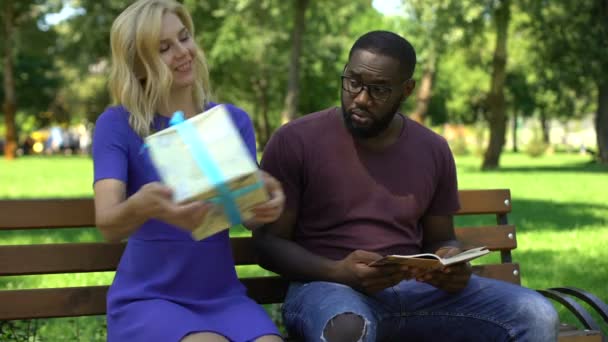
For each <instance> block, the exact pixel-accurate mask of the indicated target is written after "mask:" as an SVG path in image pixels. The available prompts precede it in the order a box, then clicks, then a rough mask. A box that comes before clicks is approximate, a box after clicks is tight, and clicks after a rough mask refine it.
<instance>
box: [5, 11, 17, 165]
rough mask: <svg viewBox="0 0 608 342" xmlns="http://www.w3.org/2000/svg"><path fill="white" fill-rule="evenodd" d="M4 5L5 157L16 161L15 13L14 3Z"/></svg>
mask: <svg viewBox="0 0 608 342" xmlns="http://www.w3.org/2000/svg"><path fill="white" fill-rule="evenodd" d="M5 1H6V2H5V3H4V5H5V6H4V61H3V62H4V104H3V106H2V107H3V109H4V123H5V125H6V136H5V142H4V157H5V158H6V159H14V158H15V152H16V151H17V129H16V127H15V112H16V111H17V101H16V96H15V78H14V76H13V73H14V70H13V49H12V46H13V44H12V42H13V28H14V26H13V25H14V23H13V22H14V11H13V2H12V1H11V0H5Z"/></svg>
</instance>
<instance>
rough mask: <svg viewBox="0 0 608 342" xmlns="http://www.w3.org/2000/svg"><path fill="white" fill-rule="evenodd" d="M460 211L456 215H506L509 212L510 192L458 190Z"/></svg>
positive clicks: (498, 190) (500, 190) (505, 190)
mask: <svg viewBox="0 0 608 342" xmlns="http://www.w3.org/2000/svg"><path fill="white" fill-rule="evenodd" d="M458 197H459V198H460V207H461V208H460V210H459V211H458V212H457V213H456V215H473V214H507V213H510V212H511V191H510V190H508V189H496V190H459V191H458Z"/></svg>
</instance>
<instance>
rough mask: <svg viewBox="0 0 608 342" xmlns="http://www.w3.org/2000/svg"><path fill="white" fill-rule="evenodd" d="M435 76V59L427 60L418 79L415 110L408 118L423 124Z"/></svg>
mask: <svg viewBox="0 0 608 342" xmlns="http://www.w3.org/2000/svg"><path fill="white" fill-rule="evenodd" d="M434 76H435V58H429V61H428V63H427V64H426V65H425V67H424V70H423V71H422V78H421V79H420V87H419V88H418V93H417V94H416V109H414V112H413V113H412V115H410V117H411V118H412V119H413V120H415V121H417V122H419V123H421V124H424V122H425V121H426V116H427V113H428V110H429V102H431V96H432V92H433V78H434Z"/></svg>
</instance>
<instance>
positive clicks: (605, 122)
mask: <svg viewBox="0 0 608 342" xmlns="http://www.w3.org/2000/svg"><path fill="white" fill-rule="evenodd" d="M597 98H598V103H597V113H596V114H595V134H596V136H597V156H598V159H599V161H600V162H601V163H604V164H608V81H606V80H600V81H598V92H597Z"/></svg>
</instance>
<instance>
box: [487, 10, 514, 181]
mask: <svg viewBox="0 0 608 342" xmlns="http://www.w3.org/2000/svg"><path fill="white" fill-rule="evenodd" d="M510 5H511V4H510V0H500V1H498V3H497V4H496V7H495V8H494V13H493V16H492V20H493V23H494V26H495V29H496V45H495V48H494V57H493V60H492V80H491V86H490V92H489V94H488V99H487V102H488V109H489V113H488V118H487V120H488V122H489V124H490V143H489V145H488V148H487V149H486V152H485V153H484V156H483V162H482V169H495V168H497V167H498V164H499V159H500V154H501V152H502V148H503V146H504V144H505V133H506V126H507V123H506V122H507V116H506V113H505V111H506V103H505V95H504V85H505V80H506V77H507V71H506V65H507V35H508V29H509V19H510V17H511V8H510Z"/></svg>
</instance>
